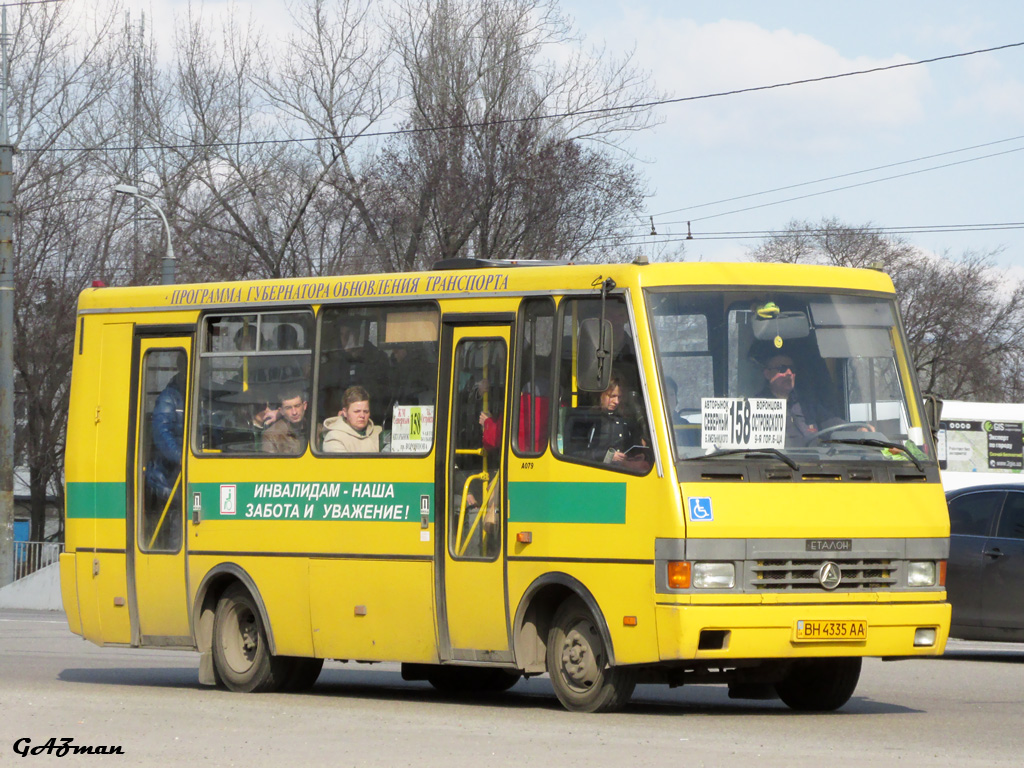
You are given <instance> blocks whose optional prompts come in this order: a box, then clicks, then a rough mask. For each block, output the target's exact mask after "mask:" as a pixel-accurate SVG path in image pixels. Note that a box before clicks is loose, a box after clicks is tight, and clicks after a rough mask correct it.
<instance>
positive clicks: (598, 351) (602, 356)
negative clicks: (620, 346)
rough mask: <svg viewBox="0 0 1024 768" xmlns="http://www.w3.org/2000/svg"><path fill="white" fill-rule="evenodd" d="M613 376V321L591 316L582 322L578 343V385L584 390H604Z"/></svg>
mask: <svg viewBox="0 0 1024 768" xmlns="http://www.w3.org/2000/svg"><path fill="white" fill-rule="evenodd" d="M611 377H612V324H611V321H610V320H605V321H604V322H603V323H602V322H601V320H600V319H599V318H596V317H589V318H587V319H586V320H584V321H583V322H581V323H580V333H579V337H578V343H577V344H576V386H577V388H579V389H580V390H581V391H583V392H604V391H605V390H606V389H608V382H609V381H610V380H611Z"/></svg>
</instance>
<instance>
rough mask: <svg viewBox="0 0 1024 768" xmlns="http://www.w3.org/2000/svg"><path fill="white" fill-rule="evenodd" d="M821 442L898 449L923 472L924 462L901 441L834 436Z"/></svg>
mask: <svg viewBox="0 0 1024 768" xmlns="http://www.w3.org/2000/svg"><path fill="white" fill-rule="evenodd" d="M821 442H823V443H841V444H843V445H870V446H872V447H873V448H888V449H890V450H893V451H900V452H901V453H905V454H906V455H907V458H908V459H910V460H911V461H912V462H914V466H915V467H917V468H918V470H919V471H920V472H921V474H922V475H923V474H925V471H924V464H922V463H921V462H920V461H919V460H918V458H917V456H915V455H914V454H913V453H911V451H910V449H909V448H907V446H905V445H903V443H897V442H896V441H895V440H882V439H881V438H878V437H836V438H832V439H831V440H822V441H821Z"/></svg>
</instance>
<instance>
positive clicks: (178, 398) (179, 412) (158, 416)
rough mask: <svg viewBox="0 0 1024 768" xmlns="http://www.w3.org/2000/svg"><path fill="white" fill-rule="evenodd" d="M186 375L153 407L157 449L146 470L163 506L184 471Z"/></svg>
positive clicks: (165, 390)
mask: <svg viewBox="0 0 1024 768" xmlns="http://www.w3.org/2000/svg"><path fill="white" fill-rule="evenodd" d="M184 380H185V372H184V371H179V372H178V373H177V374H176V375H175V376H174V378H172V379H171V380H170V381H169V382H168V383H167V386H165V387H164V388H163V390H161V392H160V394H159V395H158V396H157V399H156V404H155V405H154V406H153V417H152V419H153V421H152V424H153V447H152V449H151V453H150V456H149V465H148V466H147V467H146V487H147V489H148V490H149V491H150V493H152V494H153V495H154V497H155V498H156V501H157V502H158V503H159V504H161V505H162V504H164V503H166V501H167V499H168V498H169V497H170V495H171V493H172V492H173V491H174V486H175V484H177V482H178V475H179V473H180V472H181V448H182V440H183V435H184V432H185V396H184V395H183V394H182V389H183V388H184V387H183V383H184Z"/></svg>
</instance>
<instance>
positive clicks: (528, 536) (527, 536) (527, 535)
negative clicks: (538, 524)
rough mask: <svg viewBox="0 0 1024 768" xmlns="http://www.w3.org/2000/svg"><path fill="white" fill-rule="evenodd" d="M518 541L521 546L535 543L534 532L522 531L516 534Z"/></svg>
mask: <svg viewBox="0 0 1024 768" xmlns="http://www.w3.org/2000/svg"><path fill="white" fill-rule="evenodd" d="M516 541H518V542H519V543H520V544H529V543H530V542H532V541H533V532H532V531H520V532H519V533H517V534H516Z"/></svg>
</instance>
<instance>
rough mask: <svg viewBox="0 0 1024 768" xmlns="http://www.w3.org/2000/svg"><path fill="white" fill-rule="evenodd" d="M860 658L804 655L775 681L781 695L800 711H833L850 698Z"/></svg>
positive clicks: (856, 678)
mask: <svg viewBox="0 0 1024 768" xmlns="http://www.w3.org/2000/svg"><path fill="white" fill-rule="evenodd" d="M860 668H861V659H860V658H859V657H855V658H836V659H802V660H799V661H796V662H794V663H793V666H792V667H791V668H790V670H789V672H788V673H787V674H786V677H785V678H783V679H782V680H781V681H780V682H778V683H776V684H775V691H776V693H778V694H779V698H780V699H782V701H783V702H784V703H785V704H786V706H788V707H789V708H790V709H795V710H797V711H800V712H832V711H834V710H836V709H839V708H840V707H841V706H843V704H845V703H846V702H848V701H849V700H850V697H851V696H853V692H854V690H855V689H856V688H857V681H858V680H859V679H860Z"/></svg>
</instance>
